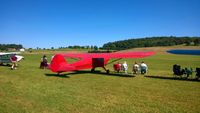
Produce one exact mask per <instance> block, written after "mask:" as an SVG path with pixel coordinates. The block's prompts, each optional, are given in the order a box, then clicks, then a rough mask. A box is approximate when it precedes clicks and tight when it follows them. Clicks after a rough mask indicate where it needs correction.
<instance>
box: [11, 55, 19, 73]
mask: <svg viewBox="0 0 200 113" xmlns="http://www.w3.org/2000/svg"><path fill="white" fill-rule="evenodd" d="M10 61H11V62H12V66H11V69H17V68H16V67H17V57H16V54H13V55H11V57H10Z"/></svg>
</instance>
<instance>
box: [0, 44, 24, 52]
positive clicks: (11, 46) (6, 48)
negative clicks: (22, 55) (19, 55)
mask: <svg viewBox="0 0 200 113" xmlns="http://www.w3.org/2000/svg"><path fill="white" fill-rule="evenodd" d="M21 48H23V46H22V45H21V44H0V50H2V51H9V49H10V50H19V49H21Z"/></svg>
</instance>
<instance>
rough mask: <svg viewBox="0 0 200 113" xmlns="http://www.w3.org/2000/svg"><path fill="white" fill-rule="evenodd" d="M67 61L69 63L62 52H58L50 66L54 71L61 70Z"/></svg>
mask: <svg viewBox="0 0 200 113" xmlns="http://www.w3.org/2000/svg"><path fill="white" fill-rule="evenodd" d="M66 63H67V61H66V60H65V58H64V57H63V56H62V55H61V54H56V55H55V56H54V57H53V59H52V61H51V64H50V65H49V68H50V69H51V71H53V72H58V71H59V70H60V67H62V65H64V64H66Z"/></svg>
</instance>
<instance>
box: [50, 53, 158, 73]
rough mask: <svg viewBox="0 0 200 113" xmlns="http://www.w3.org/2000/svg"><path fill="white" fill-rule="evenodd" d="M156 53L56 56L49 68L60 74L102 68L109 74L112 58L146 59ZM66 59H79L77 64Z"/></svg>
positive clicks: (71, 54)
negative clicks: (109, 64) (108, 66)
mask: <svg viewBox="0 0 200 113" xmlns="http://www.w3.org/2000/svg"><path fill="white" fill-rule="evenodd" d="M154 54H155V52H116V53H66V54H56V55H54V57H53V59H52V61H51V64H50V65H49V66H48V68H49V69H50V70H51V71H52V72H56V73H58V74H60V73H62V72H69V71H78V70H83V69H91V72H93V71H95V68H97V67H102V68H103V69H104V70H105V71H106V72H107V73H109V70H107V69H106V68H105V66H106V65H107V63H108V61H109V60H110V59H111V58H115V59H117V60H119V59H122V58H144V57H148V56H152V55H154ZM65 58H75V59H78V61H77V62H74V63H67V61H66V59H65ZM115 61H116V60H115Z"/></svg>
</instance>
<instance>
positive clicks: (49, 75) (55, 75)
mask: <svg viewBox="0 0 200 113" xmlns="http://www.w3.org/2000/svg"><path fill="white" fill-rule="evenodd" d="M45 75H46V76H48V77H60V78H70V77H69V76H67V75H68V74H61V75H58V74H45Z"/></svg>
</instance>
